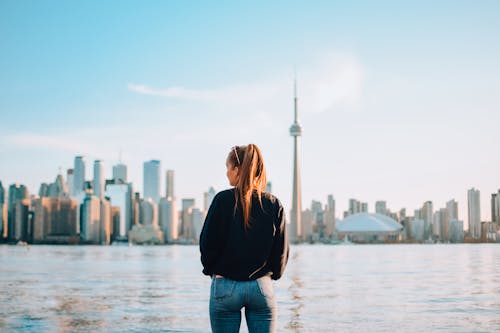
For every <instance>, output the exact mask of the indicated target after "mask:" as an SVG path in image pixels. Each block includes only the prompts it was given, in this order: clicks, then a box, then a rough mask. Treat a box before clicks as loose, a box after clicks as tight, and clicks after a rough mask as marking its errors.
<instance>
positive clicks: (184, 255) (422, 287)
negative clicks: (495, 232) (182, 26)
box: [0, 244, 500, 332]
mask: <svg viewBox="0 0 500 333" xmlns="http://www.w3.org/2000/svg"><path fill="white" fill-rule="evenodd" d="M201 269H202V268H201V264H200V261H199V252H198V247H196V246H157V247H142V246H132V247H128V246H110V247H105V246H31V247H29V249H28V248H26V247H23V246H7V245H2V246H0V314H1V315H0V331H2V332H4V331H6V332H10V331H15V332H89V331H107V332H126V331H127V332H209V331H210V324H209V316H208V296H209V288H210V279H209V278H208V277H205V276H203V275H202V274H201ZM275 288H276V293H277V297H278V306H279V317H278V320H279V322H278V331H279V332H390V331H393V330H397V331H399V332H430V331H432V332H500V245H498V244H456V245H353V246H342V245H339V246H327V245H299V246H292V248H291V257H290V261H289V264H288V267H287V270H286V272H285V275H284V277H283V278H282V279H281V280H279V281H277V282H276V283H275ZM241 331H242V332H246V331H247V330H246V324H245V322H244V319H243V323H242V330H241Z"/></svg>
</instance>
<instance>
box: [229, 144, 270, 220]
mask: <svg viewBox="0 0 500 333" xmlns="http://www.w3.org/2000/svg"><path fill="white" fill-rule="evenodd" d="M229 159H230V161H231V162H232V164H233V166H235V167H236V166H237V167H238V169H239V174H238V175H239V176H238V183H237V184H236V187H235V191H234V195H235V199H236V203H235V206H234V209H235V212H236V209H237V208H238V206H240V207H241V209H242V211H243V224H244V226H245V229H247V228H249V227H250V211H251V209H252V194H253V191H255V192H256V193H257V198H258V199H259V202H260V204H261V206H262V192H264V190H265V189H266V185H267V175H266V168H265V166H264V159H263V158H262V153H261V152H260V149H259V147H257V146H256V145H254V144H249V145H248V146H236V147H233V148H232V150H231V152H230V153H229Z"/></svg>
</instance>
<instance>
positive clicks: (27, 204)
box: [14, 199, 33, 242]
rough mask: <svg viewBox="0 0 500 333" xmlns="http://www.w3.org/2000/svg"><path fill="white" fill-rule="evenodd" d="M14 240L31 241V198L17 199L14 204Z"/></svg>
mask: <svg viewBox="0 0 500 333" xmlns="http://www.w3.org/2000/svg"><path fill="white" fill-rule="evenodd" d="M14 221H15V222H14V225H15V230H14V240H16V241H18V240H22V241H25V242H31V241H32V240H33V224H32V214H31V200H30V199H23V200H17V201H16V203H15V206H14Z"/></svg>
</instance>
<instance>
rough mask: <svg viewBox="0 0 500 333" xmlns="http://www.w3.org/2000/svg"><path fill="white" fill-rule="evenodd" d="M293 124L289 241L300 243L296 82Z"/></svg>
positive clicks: (299, 132) (298, 129)
mask: <svg viewBox="0 0 500 333" xmlns="http://www.w3.org/2000/svg"><path fill="white" fill-rule="evenodd" d="M293 101H294V103H293V105H294V122H293V124H292V126H291V127H290V135H291V136H292V137H293V190H292V191H293V192H292V211H291V216H290V240H291V241H292V242H300V241H301V240H302V239H303V235H302V223H301V222H302V221H301V214H302V197H301V189H300V168H299V137H300V136H301V135H302V126H301V125H300V124H299V120H298V109H297V102H298V99H297V81H296V80H295V81H294V98H293Z"/></svg>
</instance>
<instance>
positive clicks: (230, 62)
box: [0, 1, 500, 221]
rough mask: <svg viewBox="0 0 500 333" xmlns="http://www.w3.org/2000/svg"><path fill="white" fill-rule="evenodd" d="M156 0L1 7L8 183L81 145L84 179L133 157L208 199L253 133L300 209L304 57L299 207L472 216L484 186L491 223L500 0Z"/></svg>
mask: <svg viewBox="0 0 500 333" xmlns="http://www.w3.org/2000/svg"><path fill="white" fill-rule="evenodd" d="M148 4H149V6H146V5H141V4H133V3H122V2H120V3H119V5H118V2H113V1H110V2H106V3H100V2H97V1H96V2H92V1H89V2H85V3H67V2H62V1H61V2H58V1H55V2H50V3H47V2H27V3H19V2H15V1H2V2H1V3H0V22H1V23H0V40H1V41H2V45H4V46H5V47H3V48H2V50H3V52H1V53H0V72H1V73H2V75H1V76H0V156H2V157H1V162H0V180H2V182H3V183H4V184H6V185H7V184H12V183H15V182H18V183H22V184H25V185H27V186H28V188H30V189H31V190H32V191H33V190H37V189H38V185H39V184H40V183H41V182H47V183H48V182H52V181H53V179H54V177H55V176H56V174H57V169H58V168H59V167H61V168H63V169H67V168H70V167H72V160H73V158H74V156H75V155H84V156H85V157H86V159H87V164H86V170H85V174H86V175H91V174H92V166H91V165H90V161H94V160H101V161H102V163H103V165H104V174H105V175H106V177H107V178H110V167H111V166H112V165H114V164H116V163H117V162H119V161H122V162H123V163H124V164H126V165H127V166H128V167H129V170H130V172H129V174H128V178H129V181H131V182H133V183H134V185H135V187H136V189H142V187H143V184H142V170H141V165H142V163H143V162H144V161H148V160H151V159H157V160H161V161H162V163H164V165H165V166H166V167H167V168H168V169H173V170H176V188H177V189H178V190H177V191H176V192H177V197H178V198H187V197H193V194H196V196H195V199H196V202H199V203H200V202H203V201H202V200H203V199H202V193H203V192H204V191H205V190H206V189H207V188H209V186H214V187H215V188H216V189H217V190H221V189H223V188H226V187H228V184H227V181H226V179H225V175H224V173H225V172H224V162H225V158H226V156H227V153H228V152H229V150H230V147H231V146H233V145H235V144H247V143H249V142H254V143H256V144H257V145H259V146H260V147H261V148H262V151H263V154H264V158H265V160H266V164H267V167H268V169H269V175H270V180H271V181H272V182H273V192H274V193H275V194H276V195H277V196H278V197H279V198H280V199H281V200H282V201H283V203H284V204H285V206H286V207H287V208H288V209H287V211H289V208H290V207H291V199H292V195H291V193H292V184H291V181H290V179H291V176H292V169H291V167H290V165H291V163H290V162H291V161H292V158H293V152H292V144H291V143H292V142H291V139H290V137H289V135H288V132H287V131H288V129H289V124H290V121H291V120H292V117H291V115H290V112H291V110H292V109H293V98H292V96H293V68H296V71H297V78H298V84H299V97H300V110H301V119H300V121H301V124H302V125H303V126H304V128H305V129H306V131H305V133H304V136H303V137H302V138H301V156H300V160H301V173H302V175H301V176H302V177H301V178H302V184H301V185H302V198H303V202H304V203H309V202H311V201H312V200H321V201H322V202H324V200H325V199H326V197H327V195H328V194H331V193H333V194H334V196H335V199H336V202H337V203H338V211H339V212H340V211H344V210H346V209H347V203H348V200H349V198H357V199H359V200H362V201H366V202H370V203H374V202H376V201H377V200H385V201H387V204H388V207H390V208H391V209H392V210H398V209H400V208H402V207H406V208H407V209H408V210H409V211H412V210H413V209H417V208H420V207H421V206H422V204H423V202H425V201H432V202H433V203H434V206H435V207H444V206H445V204H446V203H447V202H448V201H449V200H450V199H453V198H454V199H455V200H457V202H458V211H459V215H460V216H462V218H463V219H464V221H466V219H465V218H464V217H465V216H467V190H468V189H470V188H477V189H479V190H480V191H481V194H482V195H481V198H480V199H481V208H482V209H481V220H489V219H490V213H489V209H487V207H489V206H490V195H491V194H492V193H495V192H496V191H497V189H498V187H499V185H500V176H499V173H498V166H499V165H500V157H499V156H498V154H495V152H496V151H497V147H496V146H497V143H496V142H497V141H498V140H497V139H496V136H497V135H496V132H497V131H496V127H497V124H498V122H499V121H500V112H498V110H499V108H500V96H498V94H497V93H496V91H497V90H498V89H497V88H498V86H499V82H498V78H499V77H500V66H499V60H498V59H500V45H499V44H498V43H497V42H496V40H497V37H496V31H498V30H499V28H500V23H499V22H498V20H497V17H498V14H499V12H500V4H498V3H492V2H486V1H478V2H474V3H473V4H471V3H466V2H446V1H445V2H440V3H434V2H419V3H415V4H411V5H408V4H395V3H391V2H382V3H377V4H368V3H364V4H359V3H358V4H334V3H328V2H313V3H307V4H298V3H296V4H290V3H288V2H276V3H273V4H268V3H263V2H261V3H258V2H256V3H252V4H251V5H250V4H246V5H245V4H227V3H226V4H220V3H219V4H197V6H196V7H194V6H188V5H186V4H184V3H182V2H168V3H167V2H165V3H164V2H150V3H148ZM408 6H409V7H408ZM297 23H299V24H297ZM120 156H121V157H120ZM161 177H163V178H164V177H165V175H164V174H163V171H162V174H161ZM163 184H164V183H163V181H162V182H161V185H162V187H163ZM305 206H306V205H305ZM373 208H374V207H373V204H372V206H371V207H370V210H373Z"/></svg>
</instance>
